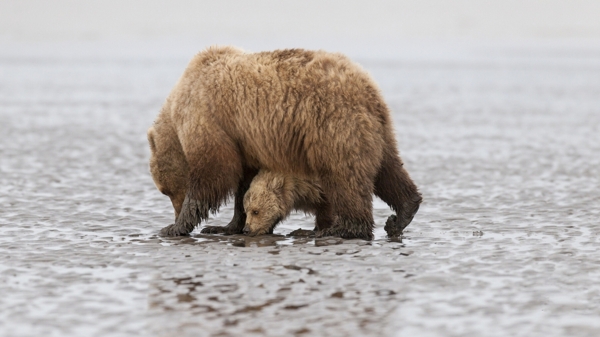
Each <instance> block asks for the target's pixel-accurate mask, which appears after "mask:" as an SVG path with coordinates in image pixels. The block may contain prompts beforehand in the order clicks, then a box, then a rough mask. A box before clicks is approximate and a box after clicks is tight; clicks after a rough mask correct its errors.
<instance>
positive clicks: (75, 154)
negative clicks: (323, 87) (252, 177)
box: [0, 43, 600, 336]
mask: <svg viewBox="0 0 600 337" xmlns="http://www.w3.org/2000/svg"><path fill="white" fill-rule="evenodd" d="M67 47H68V46H67ZM19 48H20V47H15V46H3V47H2V48H1V49H0V136H1V137H0V294H2V296H1V299H0V335H2V336H41V335H46V336H132V335H140V336H303V335H305V336H314V335H319V336H358V335H360V336H381V335H387V336H484V335H485V336H507V335H513V336H537V335H544V336H567V335H568V336H598V335H599V334H600V321H599V320H598V317H600V282H599V280H600V252H599V250H600V222H599V219H600V192H599V191H600V189H599V187H600V136H599V135H600V47H599V46H596V47H593V46H589V45H575V46H574V47H572V48H571V47H569V48H567V47H564V46H554V45H552V44H551V43H549V44H543V45H534V46H528V45H523V44H515V45H514V46H510V45H509V46H507V45H503V46H490V45H488V46H471V47H469V48H466V49H461V48H457V49H456V50H454V52H453V53H450V54H449V55H441V56H440V55H438V54H436V53H432V54H427V53H428V52H427V51H425V52H421V51H415V55H418V57H416V56H415V57H410V55H409V56H406V55H404V54H403V55H404V56H399V57H396V58H390V57H387V56H386V57H377V55H374V56H373V57H369V58H364V59H357V61H358V62H360V63H361V64H362V65H363V66H364V67H365V68H366V69H367V70H369V71H370V72H371V73H372V75H373V77H374V78H375V80H376V81H377V82H378V83H379V84H380V86H381V89H382V91H383V93H384V96H385V98H386V100H387V102H388V103H389V106H390V108H391V109H392V111H393V117H394V120H395V124H396V132H397V139H398V142H399V147H400V150H401V156H402V158H403V160H404V161H405V164H406V166H407V167H408V170H409V172H410V173H411V175H412V177H413V178H414V180H415V182H416V183H417V184H418V186H419V187H420V189H421V191H422V193H423V196H424V203H423V204H422V207H421V209H420V211H419V213H418V214H417V216H416V217H415V220H414V221H413V223H412V224H411V225H410V226H409V227H408V228H407V229H406V230H405V233H404V237H403V238H402V239H401V240H394V241H390V240H388V239H387V238H386V237H385V232H384V230H383V225H384V223H385V220H386V219H387V217H388V216H389V215H390V214H391V211H390V210H389V209H387V207H386V205H385V204H383V203H382V202H380V201H378V200H376V201H375V211H374V213H375V221H376V224H377V229H376V232H375V234H376V239H375V240H374V241H372V242H366V241H360V240H341V239H318V240H314V239H290V238H287V237H286V236H285V235H286V234H287V233H289V232H290V231H292V230H295V229H297V228H304V229H310V228H311V226H312V223H313V220H312V218H311V217H306V216H304V215H303V214H294V215H293V216H292V217H291V218H290V219H288V220H287V221H286V222H285V223H283V224H282V225H281V226H279V227H278V228H277V229H276V230H275V235H271V236H263V237H253V238H250V237H244V236H229V237H227V236H209V235H201V234H199V230H196V231H194V232H193V235H192V236H191V237H187V238H176V239H165V238H160V237H158V236H157V233H158V231H159V230H160V229H161V228H162V227H163V226H165V225H167V224H169V223H171V222H172V221H173V213H172V209H171V206H170V202H169V201H168V198H166V197H164V196H162V195H161V194H160V193H159V192H158V191H157V190H156V189H155V187H154V185H153V183H152V179H151V178H150V175H149V173H148V168H147V160H148V156H149V150H148V145H147V143H146V134H145V132H146V129H147V128H148V127H149V126H150V125H151V123H152V120H153V118H154V117H155V116H156V114H157V112H158V109H159V108H160V106H161V105H162V102H163V100H164V98H165V97H166V96H167V94H168V92H169V90H170V89H171V87H172V86H173V84H174V83H175V81H176V80H177V78H178V76H179V75H180V74H181V72H182V71H183V69H184V67H185V65H186V62H187V60H188V59H189V58H190V57H191V55H188V54H183V53H177V52H176V51H173V52H169V51H165V50H162V49H161V50H162V51H161V53H158V54H147V53H141V52H139V53H136V52H135V51H133V52H131V51H130V52H127V53H120V51H119V50H118V49H114V50H108V51H107V50H105V49H99V50H98V52H85V51H83V52H82V51H81V50H80V49H77V48H75V49H76V51H78V52H73V53H69V52H49V53H46V52H44V50H41V52H40V50H39V49H35V48H34V49H28V48H25V47H22V48H21V49H19ZM198 48H202V46H199V47H198ZM412 48H416V47H414V46H413V47H412ZM423 53H424V55H423ZM231 206H232V205H231V204H230V205H228V206H227V207H224V208H223V209H222V211H221V213H220V214H218V215H217V216H215V217H213V218H211V219H210V220H209V222H208V224H211V225H223V224H226V223H227V222H228V221H229V219H230V218H231V216H232V209H231Z"/></svg>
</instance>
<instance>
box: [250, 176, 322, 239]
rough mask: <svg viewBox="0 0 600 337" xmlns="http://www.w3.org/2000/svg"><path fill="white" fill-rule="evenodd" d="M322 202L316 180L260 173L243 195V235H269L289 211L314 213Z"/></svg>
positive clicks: (320, 191) (319, 187) (320, 190)
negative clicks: (244, 221) (244, 217)
mask: <svg viewBox="0 0 600 337" xmlns="http://www.w3.org/2000/svg"><path fill="white" fill-rule="evenodd" d="M324 203H325V199H324V196H323V191H322V189H321V186H320V185H319V183H318V182H317V181H314V180H310V179H302V178H300V177H297V176H292V175H288V174H282V173H277V172H272V171H268V170H260V171H259V173H258V174H257V175H256V177H254V179H253V180H252V183H251V184H250V188H249V189H248V191H247V192H246V195H245V196H244V210H245V211H246V226H245V227H244V233H247V234H248V235H250V236H255V235H261V234H269V233H273V228H275V226H276V225H277V224H278V223H279V222H280V221H282V220H284V219H285V218H287V217H288V216H289V215H290V213H291V212H292V210H294V209H296V210H301V211H304V212H306V213H312V214H314V213H316V210H317V209H318V208H320V207H322V205H323V204H324ZM316 229H317V230H318V228H316Z"/></svg>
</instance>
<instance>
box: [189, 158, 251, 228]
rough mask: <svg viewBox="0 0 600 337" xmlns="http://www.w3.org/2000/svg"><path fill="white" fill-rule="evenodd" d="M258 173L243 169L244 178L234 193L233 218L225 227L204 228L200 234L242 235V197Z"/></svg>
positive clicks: (244, 220)
mask: <svg viewBox="0 0 600 337" xmlns="http://www.w3.org/2000/svg"><path fill="white" fill-rule="evenodd" d="M257 173H258V171H257V170H252V169H248V168H245V169H244V178H243V179H242V181H241V182H240V184H239V186H238V188H237V191H236V192H235V200H234V206H233V218H232V219H231V221H230V222H229V224H227V226H206V227H204V228H202V230H201V231H200V233H202V234H225V235H233V234H242V232H243V230H244V226H245V225H246V213H245V212H244V195H245V194H246V192H247V191H248V188H250V183H252V179H254V176H256V174H257Z"/></svg>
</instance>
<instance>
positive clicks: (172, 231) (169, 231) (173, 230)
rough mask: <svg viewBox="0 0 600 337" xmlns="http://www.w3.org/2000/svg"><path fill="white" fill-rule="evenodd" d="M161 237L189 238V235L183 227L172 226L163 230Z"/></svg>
mask: <svg viewBox="0 0 600 337" xmlns="http://www.w3.org/2000/svg"><path fill="white" fill-rule="evenodd" d="M159 235H160V236H164V237H173V236H188V235H189V233H188V232H187V231H186V230H185V229H184V230H182V229H181V226H178V225H177V224H171V225H168V226H167V227H165V228H163V229H161V230H160V233H159Z"/></svg>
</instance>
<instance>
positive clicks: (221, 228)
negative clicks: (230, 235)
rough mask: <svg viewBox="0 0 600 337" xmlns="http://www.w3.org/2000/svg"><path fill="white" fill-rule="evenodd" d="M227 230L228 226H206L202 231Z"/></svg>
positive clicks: (222, 231)
mask: <svg viewBox="0 0 600 337" xmlns="http://www.w3.org/2000/svg"><path fill="white" fill-rule="evenodd" d="M226 232H227V227H225V226H206V227H204V228H202V230H201V231H200V233H202V234H225V233H226Z"/></svg>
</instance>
